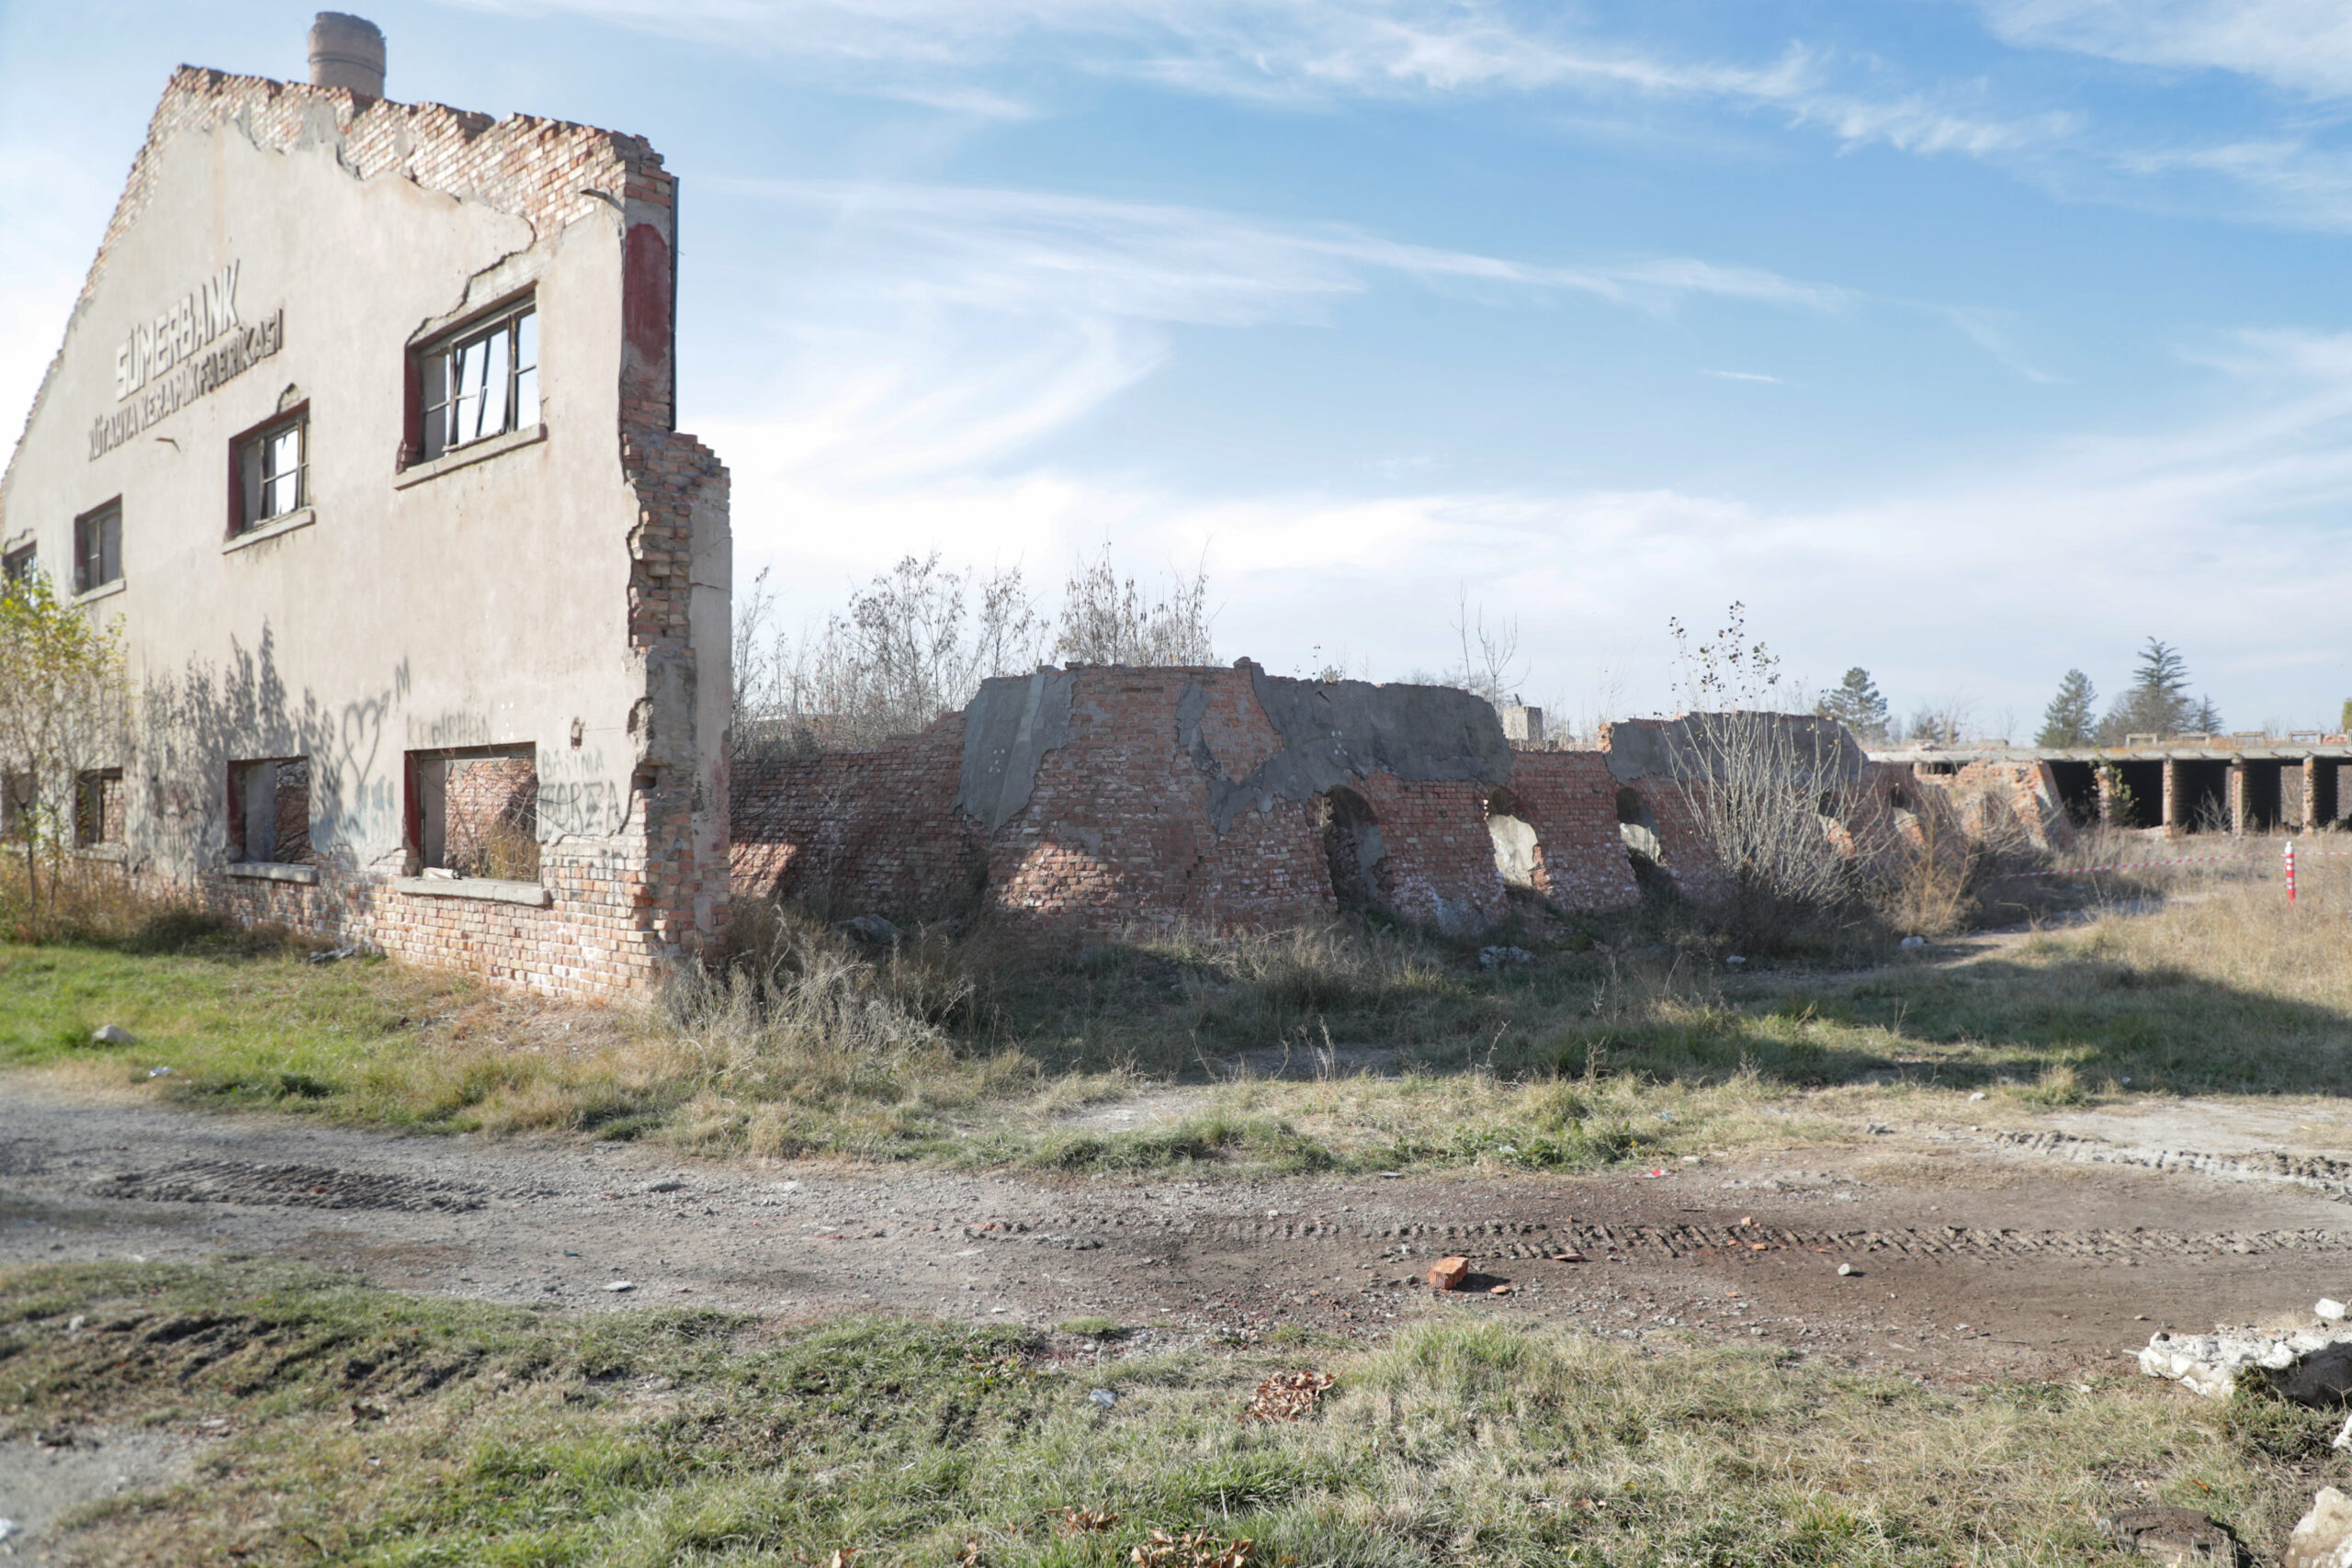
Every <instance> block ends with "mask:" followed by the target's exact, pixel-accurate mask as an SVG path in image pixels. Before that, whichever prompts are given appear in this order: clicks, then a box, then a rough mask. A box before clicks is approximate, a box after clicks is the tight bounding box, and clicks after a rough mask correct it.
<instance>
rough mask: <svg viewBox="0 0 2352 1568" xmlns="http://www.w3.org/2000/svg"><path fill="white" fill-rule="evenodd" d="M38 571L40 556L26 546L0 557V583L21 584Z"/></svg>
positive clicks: (33, 549) (30, 547) (37, 552)
mask: <svg viewBox="0 0 2352 1568" xmlns="http://www.w3.org/2000/svg"><path fill="white" fill-rule="evenodd" d="M39 570H40V552H39V551H37V550H36V549H35V548H34V547H32V546H30V545H26V546H23V547H19V548H17V549H13V550H10V551H9V552H8V553H7V554H6V555H4V556H0V582H23V581H28V579H30V578H31V576H32V574H33V573H34V572H36V571H39Z"/></svg>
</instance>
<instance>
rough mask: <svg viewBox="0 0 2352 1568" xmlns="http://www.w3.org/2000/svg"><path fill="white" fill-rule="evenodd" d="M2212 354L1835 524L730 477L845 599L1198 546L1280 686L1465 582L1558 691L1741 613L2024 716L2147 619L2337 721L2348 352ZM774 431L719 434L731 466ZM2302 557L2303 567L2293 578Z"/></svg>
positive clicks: (1699, 500)
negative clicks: (2139, 420) (882, 573)
mask: <svg viewBox="0 0 2352 1568" xmlns="http://www.w3.org/2000/svg"><path fill="white" fill-rule="evenodd" d="M2209 363H2210V364H2211V366H2212V367H2213V368H2215V369H2216V370H2218V371H2220V372H2221V373H2222V376H2223V377H2224V378H2225V379H2224V380H2223V381H2222V384H2221V385H2220V386H2219V387H2218V388H2217V389H2216V395H2215V397H2214V398H2213V400H2212V407H2213V410H2214V411H2215V412H2212V413H2211V414H2210V415H2209V416H2207V417H2205V418H2203V419H2201V420H2192V421H2189V422H2187V423H2181V424H2178V425H2175V426H2171V427H2167V428H2164V429H2160V430H2150V431H2147V432H2144V433H2143V434H2137V435H2133V436H2129V437H2123V438H2117V437H2098V438H2087V437H2086V438H2076V439H2063V440H2054V441H2052V442H2051V443H2050V444H2049V445H2047V446H2044V447H2043V448H2041V450H2039V451H2032V452H2020V451H2010V452H2005V453H1997V454H1996V453H1990V452H1987V453H1979V454H1973V455H1969V454H1955V455H1954V457H1953V467H1952V468H1950V469H1949V470H1947V471H1943V472H1937V473H1918V474H1915V475H1914V476H1912V478H1911V479H1908V480H1907V481H1905V482H1904V483H1902V484H1900V485H1899V486H1897V487H1896V488H1894V489H1893V490H1890V491H1885V492H1883V493H1881V494H1879V495H1877V496H1874V497H1871V498H1869V499H1865V500H1860V501H1857V502H1853V503H1851V504H1849V505H1845V506H1838V507H1828V508H1811V509H1803V510H1781V509H1770V508H1765V507H1760V506H1758V505H1755V504H1753V503H1750V502H1746V501H1743V500H1741V499H1739V498H1738V497H1736V496H1726V495H1706V494H1695V493H1691V492H1690V491H1681V490H1676V489H1671V488H1657V489H1648V490H1626V491H1477V490H1468V491H1446V490H1423V491H1419V492H1418V493H1408V494H1391V495H1377V496H1349V495H1342V494H1335V493H1329V492H1326V491H1298V490H1292V491H1279V492H1270V493H1263V494H1255V495H1247V496H1235V497H1229V498H1225V499H1214V498H1204V497H1200V496H1197V495H1188V494H1184V493H1181V492H1177V491H1170V490H1169V489H1167V488H1165V487H1163V486H1161V485H1159V484H1156V483H1153V482H1150V481H1146V480H1138V479H1123V478H1121V477H1119V476H1115V475H1101V474H1093V475H1089V474H1082V473H1078V472H1074V471H1068V470H1062V469H1032V470H1026V471H1021V472H1016V473H1011V474H1007V475H1005V476H1003V477H1001V478H1000V479H988V480H976V479H971V478H969V477H968V476H966V477H958V478H956V479H951V480H944V481H933V480H927V479H926V480H918V481H916V482H912V483H908V484H895V483H894V484H888V485H882V486H870V487H869V486H849V487H842V486H838V485H836V484H834V483H832V482H831V479H829V478H828V477H826V476H821V475H820V476H811V475H809V474H807V473H803V472H795V471H781V472H779V471H774V470H768V469H761V470H757V471H756V472H755V473H754V474H752V476H750V482H749V483H748V485H747V483H746V475H745V474H744V472H743V470H742V469H741V468H739V469H738V491H739V502H738V516H739V519H741V518H742V517H743V516H745V515H746V514H747V513H749V514H751V515H763V516H775V517H777V518H789V519H790V528H789V533H788V536H786V535H783V534H778V535H775V536H760V535H757V534H745V533H744V532H743V529H742V525H741V522H740V521H739V536H741V538H742V544H743V547H744V549H745V551H746V554H747V556H756V555H759V554H761V553H762V552H764V551H770V550H776V551H781V550H786V549H789V550H790V551H791V552H792V554H793V556H794V557H795V558H801V557H803V556H805V555H806V553H807V552H808V548H809V546H808V543H807V542H808V541H809V540H811V539H815V540H818V541H821V542H820V545H819V546H818V548H819V550H820V552H829V555H828V559H829V560H830V561H831V563H832V564H834V565H836V566H837V567H838V570H837V571H834V572H832V573H830V574H828V573H824V572H820V573H818V574H817V576H818V577H819V579H820V581H828V582H837V581H839V580H840V579H841V578H842V577H845V576H848V575H852V574H854V573H856V572H858V571H862V570H869V569H872V568H874V567H878V566H879V565H881V564H885V563H886V562H887V560H888V558H890V557H891V555H892V554H893V553H894V552H897V551H899V550H902V549H907V548H920V547H928V546H929V545H931V544H935V543H938V542H941V541H955V540H959V539H988V540H990V541H991V542H992V544H993V545H994V547H996V548H997V549H998V550H999V551H1000V552H1001V553H1003V554H1017V555H1020V556H1022V557H1023V558H1025V559H1027V560H1029V561H1032V562H1035V563H1058V562H1059V561H1060V560H1061V559H1063V558H1066V557H1067V555H1068V553H1069V551H1070V550H1071V549H1073V548H1075V547H1080V546H1083V545H1084V544H1086V543H1088V542H1089V541H1091V540H1093V539H1096V538H1100V537H1102V536H1103V534H1104V533H1105V532H1106V531H1108V532H1110V533H1112V534H1113V535H1114V536H1116V537H1117V538H1118V540H1119V541H1120V543H1121V545H1122V547H1123V548H1125V549H1126V550H1127V551H1128V552H1130V553H1131V554H1133V555H1134V556H1136V558H1139V559H1157V558H1167V559H1182V560H1191V559H1193V558H1197V557H1198V556H1199V555H1200V554H1201V553H1202V552H1203V551H1206V552H1208V554H1209V558H1210V560H1211V563H1212V568H1213V570H1214V572H1215V574H1216V579H1217V582H1218V586H1219V591H1220V593H1221V595H1222V596H1223V597H1224V599H1225V600H1226V604H1227V609H1226V610H1225V612H1224V614H1223V616H1222V618H1221V619H1220V622H1219V626H1220V637H1221V638H1222V640H1223V642H1224V644H1225V645H1226V646H1227V648H1228V649H1229V650H1230V651H1231V652H1233V653H1243V652H1247V653H1250V654H1251V655H1252V656H1254V657H1259V658H1262V659H1266V660H1270V661H1271V662H1272V663H1273V664H1274V665H1275V667H1277V668H1286V667H1288V666H1289V665H1291V664H1297V663H1303V662H1304V661H1306V660H1308V659H1309V645H1310V644H1313V643H1321V644H1322V645H1324V646H1327V647H1328V646H1333V645H1336V644H1338V643H1340V642H1345V643H1347V644H1349V645H1350V646H1352V647H1358V648H1365V649H1371V650H1372V657H1373V660H1374V673H1375V674H1376V675H1379V676H1383V677H1388V678H1393V677H1395V676H1397V675H1398V674H1400V673H1402V672H1403V671H1407V670H1409V669H1412V668H1414V667H1416V666H1426V667H1430V668H1434V667H1438V666H1439V665H1442V663H1443V662H1444V661H1445V660H1446V657H1447V654H1448V649H1447V645H1446V639H1447V637H1448V632H1447V629H1446V626H1445V624H1444V623H1445V615H1443V614H1442V612H1441V611H1437V610H1433V609H1432V608H1431V606H1430V600H1429V593H1428V585H1429V584H1430V583H1431V582H1448V583H1450V582H1453V581H1457V580H1467V581H1470V582H1473V583H1475V584H1477V585H1478V591H1479V592H1480V594H1481V596H1482V597H1483V598H1484V600H1485V602H1486V604H1487V607H1488V608H1489V609H1490V610H1492V611H1495V612H1498V613H1501V614H1512V613H1517V614H1518V615H1521V628H1522V632H1523V634H1524V636H1525V637H1526V639H1527V642H1526V646H1527V649H1528V651H1529V652H1530V653H1531V654H1532V656H1533V658H1534V660H1535V661H1536V664H1537V670H1536V672H1535V674H1534V676H1533V677H1532V680H1531V682H1530V683H1531V686H1532V688H1533V689H1535V690H1546V689H1547V688H1546V686H1545V682H1551V683H1552V685H1553V686H1555V687H1556V688H1557V689H1558V691H1559V692H1566V690H1567V689H1568V688H1569V687H1570V686H1572V685H1574V684H1575V683H1576V682H1577V679H1578V676H1577V672H1578V671H1582V670H1585V669H1589V668H1591V667H1593V666H1594V665H1595V664H1596V663H1598V662H1600V661H1603V660H1615V661H1617V662H1620V663H1622V661H1623V659H1622V656H1623V650H1624V649H1645V648H1650V649H1657V660H1656V667H1655V671H1654V673H1655V674H1657V675H1662V672H1663V668H1664V664H1665V649H1664V646H1663V628H1664V625H1665V620H1666V617H1667V616H1668V615H1681V616H1683V617H1684V618H1685V619H1689V618H1691V617H1692V616H1693V615H1708V614H1712V613H1713V612H1714V611H1716V610H1718V609H1720V608H1721V606H1722V605H1723V604H1725V603H1728V602H1729V601H1730V600H1732V599H1734V598H1738V599H1742V600H1744V601H1746V602H1747V604H1749V605H1750V606H1751V609H1752V617H1751V624H1752V625H1754V626H1756V627H1757V629H1758V631H1760V632H1761V633H1763V634H1764V635H1766V636H1767V637H1770V639H1771V641H1772V642H1773V644H1774V646H1775V647H1776V648H1779V649H1781V650H1782V651H1783V652H1784V654H1786V655H1787V656H1788V657H1789V658H1790V659H1791V660H1792V667H1793V668H1794V670H1795V672H1796V673H1798V674H1799V675H1801V676H1802V675H1805V674H1808V673H1810V674H1814V675H1816V676H1820V677H1822V678H1826V676H1827V675H1829V674H1831V673H1834V672H1835V671H1838V670H1842V669H1844V668H1846V667H1847V666H1848V665H1849V664H1853V663H1858V662H1859V663H1864V664H1867V665H1869V666H1870V667H1871V669H1872V671H1873V672H1874V673H1875V674H1876V675H1877V676H1878V677H1879V680H1880V682H1881V684H1882V685H1883V686H1884V687H1886V688H1887V689H1888V690H1890V691H1891V692H1894V693H1896V694H1903V693H1910V694H1922V693H1932V692H1938V691H1951V690H1959V689H1962V688H1963V687H1964V688H1967V689H1970V690H1973V691H1975V692H1977V693H1978V694H1981V695H1983V696H1984V697H1985V701H1986V702H1987V703H1988V704H1990V705H1992V706H1994V707H1996V708H1998V707H2013V708H2015V709H2017V710H2018V711H2020V712H2028V711H2032V710H2033V709H2034V708H2037V707H2038V706H2039V705H2040V704H2041V701H2042V700H2044V699H2045V698H2046V697H2047V695H2048V692H2049V689H2050V688H2051V687H2052V685H2053V684H2054V682H2055V681H2056V679H2057V676H2058V674H2059V673H2060V672H2061V671H2064V670H2065V669H2067V668H2068V667H2070V666H2077V665H2078V666H2081V667H2082V668H2085V669H2088V670H2090V671H2092V672H2093V673H2094V675H2095V676H2097V677H2098V678H2099V679H2100V681H2101V683H2102V684H2103V685H2108V684H2120V682H2121V681H2122V679H2123V677H2124V674H2125V671H2123V669H2122V668H2121V666H2122V663H2123V662H2124V661H2125V660H2127V659H2128V657H2129V653H2130V650H2131V649H2132V648H2133V647H2135V646H2136V645H2137V644H2138V642H2139V641H2140V639H2141V638H2143V637H2145V636H2147V635H2149V633H2150V632H2151V631H2154V632H2156V633H2158V634H2159V635H2163V636H2165V637H2169V638H2172V639H2174V640H2176V641H2178V642H2180V643H2182V644H2184V645H2185V646H2187V648H2188V650H2189V652H2190V654H2191V656H2192V658H2193V659H2194V660H2196V661H2197V666H2198V674H2199V681H2200V683H2201V684H2204V685H2206V686H2208V687H2210V689H2211V691H2212V692H2213V693H2214V694H2215V696H2216V697H2217V698H2218V699H2219V700H2220V701H2221V703H2222V707H2223V709H2224V711H2225V713H2230V712H2236V711H2240V710H2244V711H2246V712H2248V713H2252V712H2254V711H2256V709H2260V710H2262V711H2266V712H2267V711H2269V710H2270V709H2271V708H2278V707H2287V708H2295V709H2296V710H2297V711H2298V712H2300V713H2301V714H2302V715H2303V716H2304V717H2306V718H2308V717H2310V716H2312V715H2313V714H2316V713H2317V712H2318V711H2319V709H2318V705H2323V704H2324V706H2325V707H2326V709H2327V711H2328V712H2330V713H2332V712H2333V709H2334V704H2335V700H2336V695H2340V694H2338V693H2337V688H2338V687H2339V686H2344V685H2345V684H2346V682H2347V681H2352V659H2347V656H2346V650H2345V649H2343V648H2342V646H2341V638H2340V637H2338V636H2337V634H2336V626H2337V625H2338V621H2339V619H2340V617H2339V616H2337V615H2336V614H2335V606H2337V605H2339V604H2341V603H2342V602H2343V599H2344V598H2345V596H2346V594H2347V593H2352V549H2347V546H2352V529H2347V527H2346V525H2344V524H2343V523H2341V522H2340V521H2338V520H2337V519H2340V518H2341V517H2342V516H2343V515H2344V513H2345V511H2346V507H2347V506H2352V335H2347V336H2329V335H2322V334H2303V333H2272V334H2242V335H2239V336H2236V337H2233V338H2230V339H2228V340H2226V341H2224V342H2223V343H2222V344H2220V345H2219V346H2218V347H2217V349H2216V350H2215V352H2214V353H2213V354H2212V355H2210V356H2209ZM757 435H758V428H757V427H756V426H746V427H744V428H742V429H741V430H737V431H730V432H728V433H726V447H725V449H726V450H728V451H729V453H730V455H731V454H732V453H734V452H736V451H739V450H743V449H744V448H745V447H747V446H748V447H751V448H753V449H756V448H757V446H758V445H759V443H758V439H757ZM1988 476H1989V477H1988ZM812 481H813V482H812ZM771 486H774V487H775V489H773V490H771V489H770V487H771ZM746 491H749V494H748V495H746V494H745V493H744V492H746ZM747 501H748V502H750V504H749V505H748V506H747V505H746V502H747ZM2280 558H2293V559H2294V560H2296V561H2297V562H2298V563H2299V565H2298V569H2297V570H2295V571H2293V572H2291V573H2285V574H2282V573H2280V572H2279V571H2278V570H2277V562H2278V559H2280ZM1930 582H1931V583H1932V584H1933V590H1932V592H1927V591H1925V590H1924V588H1923V586H1922V585H1925V584H1928V583H1930ZM829 591H830V590H829ZM822 603H823V599H822V596H821V595H820V596H819V597H818V598H815V599H812V600H811V602H810V605H809V607H810V608H812V609H813V608H817V607H820V606H821V604H822ZM1988 626H2001V627H2007V628H2011V629H2010V630H2009V631H2007V632H2005V633H2004V634H2003V635H2001V636H1999V637H1987V636H1985V635H1984V628H1985V627H1988ZM2232 649H2246V650H2248V651H2247V653H2246V654H2245V657H2244V659H2243V660H2238V659H2233V657H2232V656H2231V655H2230V653H2229V651H2228V650H2232ZM1631 696H1632V700H1633V703H1634V705H1636V706H1643V705H1650V704H1655V703H1663V702H1664V701H1666V700H1667V693H1666V692H1665V691H1664V689H1663V682H1662V680H1661V679H1656V678H1654V679H1651V680H1650V681H1648V682H1646V683H1645V682H1643V681H1642V680H1641V679H1640V677H1639V673H1638V671H1637V672H1636V678H1635V680H1634V690H1633V692H1632V694H1631Z"/></svg>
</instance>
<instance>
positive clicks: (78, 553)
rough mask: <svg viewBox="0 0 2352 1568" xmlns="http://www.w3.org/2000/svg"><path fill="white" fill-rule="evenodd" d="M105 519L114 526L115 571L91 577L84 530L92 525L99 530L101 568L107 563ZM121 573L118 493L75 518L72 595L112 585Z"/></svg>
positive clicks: (119, 502)
mask: <svg viewBox="0 0 2352 1568" xmlns="http://www.w3.org/2000/svg"><path fill="white" fill-rule="evenodd" d="M108 523H112V525H113V526H114V553H113V566H114V574H113V575H112V576H110V577H102V578H99V579H97V580H96V581H91V580H90V578H89V575H88V574H89V565H90V561H89V557H90V551H89V548H88V544H87V540H88V534H87V530H89V529H91V528H94V527H95V528H96V529H97V530H98V552H97V554H98V565H99V568H100V570H104V568H105V566H106V565H107V549H106V528H107V524H108ZM122 577H123V572H122V497H120V496H119V495H118V496H116V497H115V498H114V499H113V500H112V501H108V502H102V503H100V504H99V505H96V506H93V507H92V508H90V510H89V511H87V512H85V513H81V514H80V515H79V516H77V517H75V518H74V597H76V598H81V597H83V596H85V595H86V594H91V593H96V592H98V591H99V590H101V589H105V588H111V587H113V586H114V585H115V584H116V583H119V582H120V581H122Z"/></svg>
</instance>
